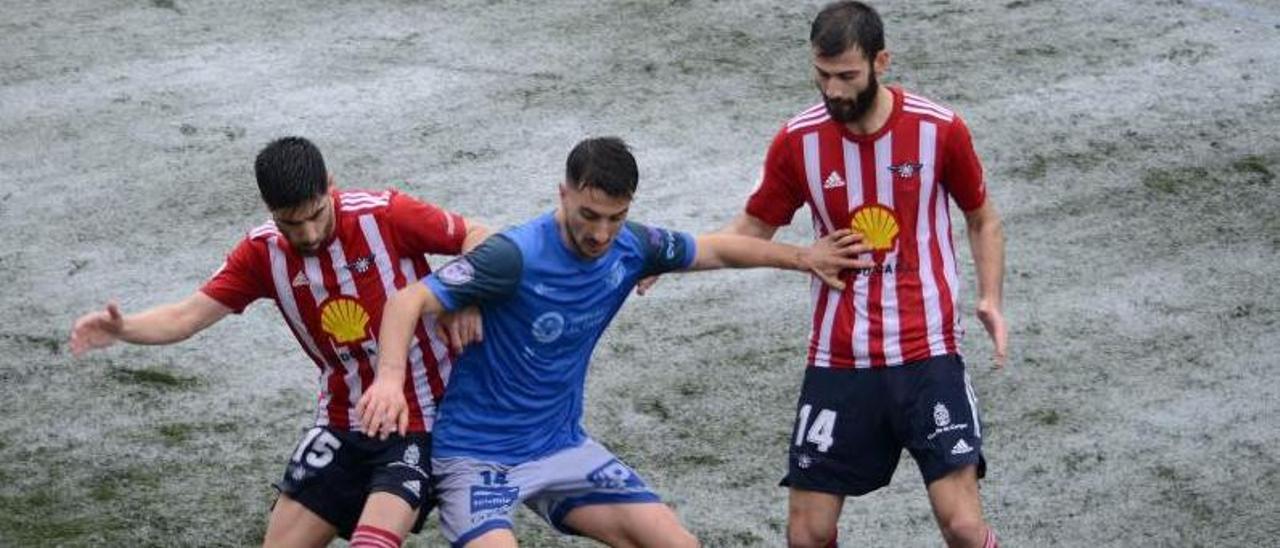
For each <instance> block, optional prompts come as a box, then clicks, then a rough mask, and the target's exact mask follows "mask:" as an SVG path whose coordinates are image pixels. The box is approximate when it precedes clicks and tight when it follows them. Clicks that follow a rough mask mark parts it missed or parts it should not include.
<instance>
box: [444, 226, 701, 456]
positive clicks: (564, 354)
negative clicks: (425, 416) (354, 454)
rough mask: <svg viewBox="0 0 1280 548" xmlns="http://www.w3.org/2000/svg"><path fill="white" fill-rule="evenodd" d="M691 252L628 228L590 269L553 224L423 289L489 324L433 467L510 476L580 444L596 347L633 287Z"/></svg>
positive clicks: (680, 265)
mask: <svg viewBox="0 0 1280 548" xmlns="http://www.w3.org/2000/svg"><path fill="white" fill-rule="evenodd" d="M695 253H696V250H695V244H694V240H693V237H691V236H690V235H688V234H685V233H682V232H673V231H667V230H662V229H657V228H651V227H646V226H644V225H641V224H638V223H631V222H628V223H627V224H626V226H625V227H624V228H623V229H622V230H621V231H620V232H619V233H618V237H617V238H616V239H615V242H614V244H613V246H612V247H611V248H610V249H609V251H608V252H607V253H606V254H605V255H604V256H602V257H599V258H596V259H583V258H581V257H579V256H578V255H576V254H574V252H573V251H572V250H570V249H569V248H568V247H567V246H566V245H565V243H564V240H563V239H562V238H561V236H560V231H559V227H558V226H557V224H556V221H555V217H554V214H552V213H547V214H545V215H542V216H540V217H537V218H536V219H533V220H532V221H529V222H528V223H525V224H523V225H520V226H517V227H515V228H511V229H508V230H506V231H503V232H502V233H500V234H498V235H495V236H494V237H491V238H489V239H488V240H487V241H486V242H485V243H484V244H482V245H481V246H479V247H477V248H476V249H475V250H473V251H472V252H471V253H468V254H467V255H465V256H463V257H459V258H458V259H455V260H454V261H452V262H450V263H448V264H446V265H445V266H444V267H442V268H441V269H440V270H439V271H437V272H436V273H433V274H431V275H430V276H427V277H426V278H424V279H423V283H425V284H427V287H429V288H430V289H431V291H432V292H433V293H434V294H435V295H436V298H437V299H439V300H440V302H441V303H442V304H443V305H444V307H445V308H446V309H448V310H451V311H452V310H457V309H459V308H463V307H465V306H468V305H471V304H475V305H478V306H479V307H480V310H481V314H482V316H483V318H484V341H483V342H481V343H478V344H475V345H472V346H470V347H468V348H467V350H466V351H465V352H463V354H462V356H461V357H459V359H458V360H457V364H456V365H455V367H454V370H453V372H452V374H451V377H450V379H449V386H448V389H447V390H446V391H445V397H444V401H443V402H442V403H441V404H440V409H439V414H438V417H437V421H436V424H435V428H434V434H433V435H432V440H433V449H432V456H433V457H434V458H447V457H472V458H477V459H482V460H486V461H492V462H498V463H502V464H511V465H514V464H518V463H521V462H525V461H529V460H532V459H537V458H540V457H543V456H546V455H549V454H551V453H554V452H556V451H559V450H562V449H566V448H569V447H574V446H577V445H579V444H581V443H582V442H583V441H584V440H586V438H587V436H586V432H585V431H584V430H583V428H582V401H583V390H584V388H585V385H586V375H587V363H588V361H589V360H590V359H591V353H592V351H593V350H594V349H595V345H596V341H598V340H599V339H600V335H601V334H602V333H604V329H605V327H606V326H608V325H609V321H610V320H612V319H613V316H614V315H615V314H617V312H618V309H619V308H621V307H622V303H623V301H625V300H626V298H627V296H628V295H629V294H630V293H631V290H632V288H634V287H635V284H636V282H637V281H639V280H640V279H641V278H643V277H646V276H649V275H653V274H661V273H664V272H670V271H672V270H682V269H686V268H688V267H689V266H690V265H691V264H693V259H694V255H695Z"/></svg>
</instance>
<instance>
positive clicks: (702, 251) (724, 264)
mask: <svg viewBox="0 0 1280 548" xmlns="http://www.w3.org/2000/svg"><path fill="white" fill-rule="evenodd" d="M755 267H771V268H781V269H786V270H808V269H809V261H808V250H807V249H805V248H800V247H796V246H792V245H787V244H780V243H776V242H770V241H761V240H759V239H758V238H753V237H749V236H739V235H736V234H718V233H713V234H704V235H702V236H699V237H698V255H697V257H696V258H695V259H694V264H693V267H692V269H693V270H710V269H716V268H755Z"/></svg>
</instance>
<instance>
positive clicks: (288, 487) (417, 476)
mask: <svg viewBox="0 0 1280 548" xmlns="http://www.w3.org/2000/svg"><path fill="white" fill-rule="evenodd" d="M274 486H275V488H276V489H277V490H279V491H280V492H281V493H284V494H286V495H289V498H291V499H293V500H296V501H298V503H299V504H302V505H303V506H305V507H306V508H307V509H308V510H311V511H312V512H314V513H315V514H316V515H318V516H320V517H321V518H323V519H324V520H325V521H327V522H329V524H330V525H333V526H334V528H336V529H337V530H338V535H339V536H341V537H342V538H344V539H349V538H351V533H352V532H354V531H355V528H356V524H357V523H358V522H359V520H360V513H361V512H363V511H364V503H365V500H367V499H368V498H369V495H370V494H372V493H378V492H387V493H391V494H393V495H396V496H398V497H400V498H401V499H404V501H405V502H407V503H409V506H410V507H411V508H413V509H414V510H417V511H418V518H417V520H416V521H415V522H414V525H413V532H415V533H417V532H418V531H421V530H422V523H423V521H424V520H425V519H426V516H427V514H428V513H430V512H431V508H433V507H434V506H435V502H434V501H435V497H434V496H433V493H432V491H431V434H427V433H415V434H408V435H406V436H399V435H394V434H393V435H392V436H391V437H389V438H387V439H386V440H381V441H380V440H378V439H376V438H370V437H369V436H366V435H364V434H361V433H359V432H346V431H341V430H332V429H329V428H325V427H321V426H317V427H315V428H312V429H310V430H308V431H307V433H306V434H305V435H303V437H302V441H300V442H298V446H297V448H296V449H295V450H294V452H293V455H291V456H290V458H289V466H288V467H287V468H286V469H285V472H284V478H283V479H282V480H280V481H279V482H278V483H276V484H274Z"/></svg>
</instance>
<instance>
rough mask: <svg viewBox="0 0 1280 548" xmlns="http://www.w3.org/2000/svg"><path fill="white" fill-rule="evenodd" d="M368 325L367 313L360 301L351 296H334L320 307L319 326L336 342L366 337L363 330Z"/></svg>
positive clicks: (349, 341) (341, 342) (348, 341)
mask: <svg viewBox="0 0 1280 548" xmlns="http://www.w3.org/2000/svg"><path fill="white" fill-rule="evenodd" d="M368 325H369V313H368V312H366V311H365V309H364V306H361V305H360V301H357V300H355V299H352V298H351V297H335V298H332V299H329V300H327V301H325V303H324V305H322V306H321V307H320V327H321V328H322V329H324V332H325V333H328V334H329V336H330V337H333V340H334V341H335V342H337V343H338V344H346V343H351V342H357V341H361V340H364V339H366V338H368V334H367V333H366V331H365V327H366V326H368Z"/></svg>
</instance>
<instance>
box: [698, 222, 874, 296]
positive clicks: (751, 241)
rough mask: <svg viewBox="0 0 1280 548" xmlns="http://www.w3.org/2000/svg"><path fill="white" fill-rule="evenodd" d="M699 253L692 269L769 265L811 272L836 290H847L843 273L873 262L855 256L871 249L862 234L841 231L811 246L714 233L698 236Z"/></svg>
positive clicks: (864, 266) (865, 266)
mask: <svg viewBox="0 0 1280 548" xmlns="http://www.w3.org/2000/svg"><path fill="white" fill-rule="evenodd" d="M697 242H698V243H697V255H696V256H695V257H694V259H693V264H692V265H691V266H690V267H689V269H690V270H711V269H717V268H751V267H760V266H767V267H773V268H782V269H786V270H799V271H810V272H813V273H814V274H815V275H817V276H818V277H819V278H821V279H822V281H823V282H826V283H827V285H830V286H831V287H834V288H836V289H844V282H842V281H840V272H841V271H842V270H848V269H853V268H867V267H869V266H871V264H870V262H869V261H865V260H858V259H855V257H857V256H858V255H859V254H861V253H865V252H867V251H868V248H867V246H866V245H864V244H862V235H860V234H856V233H853V232H851V231H849V230H840V231H837V232H833V233H831V234H828V235H827V236H824V237H822V238H821V239H819V240H818V241H816V242H814V243H813V245H811V246H809V247H796V246H793V245H788V244H780V243H776V242H771V241H761V240H760V239H758V238H752V237H748V236H739V235H736V234H719V233H711V234H704V235H702V236H698V238H697Z"/></svg>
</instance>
